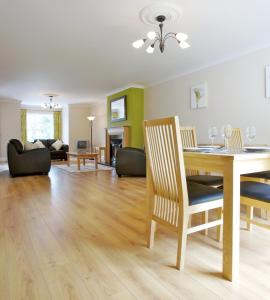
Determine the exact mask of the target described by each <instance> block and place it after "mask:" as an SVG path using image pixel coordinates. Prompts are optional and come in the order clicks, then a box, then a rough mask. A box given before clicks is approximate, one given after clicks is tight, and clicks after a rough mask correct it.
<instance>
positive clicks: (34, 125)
mask: <svg viewBox="0 0 270 300" xmlns="http://www.w3.org/2000/svg"><path fill="white" fill-rule="evenodd" d="M26 128H27V140H28V141H30V142H32V141H34V140H36V139H53V138H54V126H53V113H52V112H35V111H33V112H27V118H26Z"/></svg>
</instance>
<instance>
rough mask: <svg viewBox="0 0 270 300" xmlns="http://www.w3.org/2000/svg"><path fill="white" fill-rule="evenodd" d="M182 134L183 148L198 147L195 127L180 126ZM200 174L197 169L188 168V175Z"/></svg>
mask: <svg viewBox="0 0 270 300" xmlns="http://www.w3.org/2000/svg"><path fill="white" fill-rule="evenodd" d="M180 134H181V141H182V147H183V149H185V148H196V147H198V144H197V136H196V130H195V127H190V126H186V127H180ZM198 174H199V172H198V171H197V170H190V169H187V170H186V175H187V176H192V175H198Z"/></svg>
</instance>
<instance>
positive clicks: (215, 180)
mask: <svg viewBox="0 0 270 300" xmlns="http://www.w3.org/2000/svg"><path fill="white" fill-rule="evenodd" d="M187 180H188V181H192V182H196V183H200V184H203V185H208V186H218V185H222V184H223V177H222V176H214V175H192V176H187Z"/></svg>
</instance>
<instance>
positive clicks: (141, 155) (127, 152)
mask: <svg viewBox="0 0 270 300" xmlns="http://www.w3.org/2000/svg"><path fill="white" fill-rule="evenodd" d="M115 170H116V173H117V175H118V176H119V177H121V176H122V175H128V176H146V158H145V152H144V150H142V149H137V148H131V147H126V148H120V149H119V150H118V151H117V153H116V165H115Z"/></svg>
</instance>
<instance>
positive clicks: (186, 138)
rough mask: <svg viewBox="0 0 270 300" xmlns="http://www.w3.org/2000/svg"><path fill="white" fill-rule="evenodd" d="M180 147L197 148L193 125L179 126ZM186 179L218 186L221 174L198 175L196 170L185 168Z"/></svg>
mask: <svg viewBox="0 0 270 300" xmlns="http://www.w3.org/2000/svg"><path fill="white" fill-rule="evenodd" d="M180 133H181V139H182V147H183V148H184V149H185V148H197V147H198V144H197V137H196V130H195V128H194V127H180ZM186 175H187V180H188V181H193V182H196V183H200V184H204V185H207V186H213V187H218V186H221V185H222V184H223V177H222V176H215V175H200V174H199V172H198V170H186Z"/></svg>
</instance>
